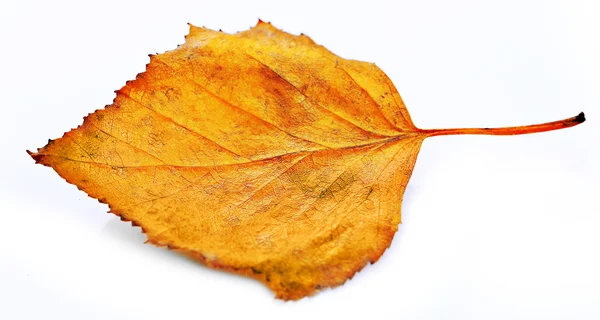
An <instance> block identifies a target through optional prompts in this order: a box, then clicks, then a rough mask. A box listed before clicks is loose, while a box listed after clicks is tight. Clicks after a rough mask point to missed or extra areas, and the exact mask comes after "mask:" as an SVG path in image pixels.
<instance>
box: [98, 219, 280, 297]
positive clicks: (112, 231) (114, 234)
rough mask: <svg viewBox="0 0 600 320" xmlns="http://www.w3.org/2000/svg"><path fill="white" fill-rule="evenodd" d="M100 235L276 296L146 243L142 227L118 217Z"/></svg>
mask: <svg viewBox="0 0 600 320" xmlns="http://www.w3.org/2000/svg"><path fill="white" fill-rule="evenodd" d="M100 234H101V236H103V237H107V238H112V239H116V240H117V241H119V242H120V243H123V245H127V246H131V247H136V248H135V250H138V251H143V252H145V253H146V254H147V255H148V256H151V257H152V258H154V259H158V260H160V261H169V262H172V263H173V264H174V266H175V265H176V266H175V267H185V268H195V269H196V270H198V271H199V273H200V276H203V277H211V278H215V277H218V278H221V279H219V280H220V281H223V282H224V283H232V282H236V283H239V285H240V286H248V285H250V284H251V285H252V286H253V287H255V289H256V291H257V292H261V289H258V287H260V288H262V292H263V293H264V294H265V295H267V296H268V297H271V298H273V297H274V294H273V293H272V292H271V291H270V290H269V289H268V288H267V287H266V286H264V285H263V284H261V283H260V282H258V281H256V280H254V279H251V278H248V277H245V276H241V275H238V274H235V273H230V272H226V271H222V270H217V269H212V268H209V267H207V266H205V265H204V264H202V263H200V262H198V261H196V260H194V259H192V258H190V257H187V256H185V255H182V254H179V253H177V252H175V251H173V250H169V249H167V248H161V247H157V246H154V245H152V244H147V243H145V242H146V239H147V237H146V235H145V234H144V233H143V232H142V229H141V228H140V227H133V226H132V225H131V222H124V221H121V220H120V219H119V218H118V217H117V216H115V217H113V218H112V219H111V220H110V221H108V222H107V223H106V225H105V226H104V227H103V228H102V230H101V231H100ZM206 290H210V288H206Z"/></svg>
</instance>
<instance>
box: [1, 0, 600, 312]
mask: <svg viewBox="0 0 600 320" xmlns="http://www.w3.org/2000/svg"><path fill="white" fill-rule="evenodd" d="M599 7H600V2H598V1H597V0H589V1H574V0H566V1H525V0H518V1H507V0H504V1H465V0H453V1H394V2H392V1H388V2H384V1H374V0H369V1H357V2H352V1H344V2H338V3H335V2H326V1H324V0H320V1H299V2H287V1H273V2H267V1H257V0H254V1H240V2H235V3H234V2H228V1H217V0H213V1H201V0H196V1H190V2H181V1H174V0H169V1H159V2H155V1H140V2H136V3H134V2H127V1H99V2H97V3H86V2H85V1H73V2H66V1H58V0H55V1H16V0H8V1H6V0H3V1H2V2H1V4H0V46H1V47H0V48H1V50H0V90H1V91H0V106H1V111H2V113H1V114H0V153H1V157H0V319H7V320H8V319H208V318H213V319H214V318H219V319H220V318H223V319H228V318H232V317H234V316H237V317H240V318H241V317H244V318H261V319H274V318H279V319H308V318H310V319H315V318H327V319H342V318H350V319H354V318H362V319H366V318H367V317H368V318H369V319H370V318H373V319H599V318H600V307H599V306H600V272H599V270H600V258H599V256H600V210H599V208H600V206H599V204H598V201H599V198H600V187H599V181H600V169H599V166H600V151H599V149H600V142H599V141H600V130H599V121H600V76H599V75H600V62H599V60H600V22H599V21H600V18H599V16H600V8H599ZM258 18H261V19H263V20H266V21H271V22H272V23H273V24H274V25H275V26H277V27H279V28H282V29H284V30H286V31H288V32H291V33H295V34H299V33H301V32H303V33H305V34H308V35H309V36H311V37H312V38H313V39H314V40H315V41H316V42H318V43H320V44H324V45H325V46H327V47H328V48H329V49H330V50H332V51H333V52H334V53H336V54H338V55H340V56H342V57H347V58H355V59H360V60H364V61H369V62H376V63H377V64H378V65H379V66H380V67H381V68H382V69H383V70H384V71H385V72H386V73H387V74H388V75H389V76H390V78H391V79H392V80H393V81H394V83H395V84H396V86H397V88H398V90H399V91H400V93H401V94H402V96H403V98H404V100H405V102H406V105H407V106H408V108H409V110H410V112H411V114H412V116H413V120H414V121H415V123H416V124H417V125H418V126H419V127H421V128H435V127H464V126H467V127H468V126H478V127H479V126H481V127H493V126H506V125H521V124H532V123H538V122H545V121H551V120H558V119H562V118H566V117H570V116H574V115H576V114H577V113H579V112H580V111H585V112H586V115H587V118H588V121H587V122H586V123H584V124H583V125H581V126H579V127H576V128H572V129H567V130H561V131H556V132H550V133H541V134H535V135H527V136H518V137H489V136H487V137H486V136H457V137H437V138H432V139H428V140H427V141H426V142H425V143H424V145H423V148H422V151H421V154H420V155H419V160H418V162H417V165H416V168H415V170H414V175H413V177H412V180H411V182H410V184H409V186H408V189H407V191H406V194H405V197H404V206H403V208H402V209H403V222H404V223H403V224H402V225H401V226H400V230H399V231H398V233H397V235H396V237H395V239H394V242H393V243H392V246H391V248H390V249H389V250H388V251H387V252H386V253H385V254H384V256H383V257H382V258H381V260H380V261H379V262H378V263H376V264H375V265H371V266H368V267H367V268H365V269H364V270H363V271H361V272H360V273H358V274H357V275H356V277H355V278H354V279H352V280H351V281H349V282H347V283H346V284H345V285H344V286H342V287H339V288H337V289H334V290H325V291H323V292H321V293H319V294H318V295H316V296H314V297H311V298H306V299H303V300H301V301H298V302H287V303H286V302H282V301H279V300H275V299H274V298H273V294H272V293H271V292H270V291H269V290H268V289H266V287H264V286H263V285H262V284H260V283H258V282H256V281H254V280H250V279H246V278H243V277H239V276H234V275H230V274H226V273H223V272H219V271H214V270H211V269H207V268H205V267H203V266H200V265H199V264H197V263H194V262H192V261H190V260H187V259H185V258H182V257H180V256H178V255H177V254H174V253H172V252H169V251H167V250H165V249H159V248H155V247H152V246H150V245H145V244H143V242H144V240H145V237H144V236H143V235H142V234H141V233H140V229H139V228H132V227H131V226H130V224H129V223H123V222H120V221H119V220H118V219H117V218H116V217H115V216H113V215H111V214H107V213H106V211H107V210H108V208H107V206H106V205H103V204H100V203H98V202H97V201H96V200H93V199H90V198H88V197H87V196H86V195H85V194H84V193H83V192H81V191H78V190H77V188H76V187H74V186H72V185H69V184H67V183H66V182H64V181H63V180H62V179H61V178H60V177H59V176H58V175H57V174H56V173H55V172H54V171H53V170H51V169H50V168H47V167H42V166H39V165H34V161H33V160H32V159H31V158H29V157H28V156H27V154H26V153H25V150H26V149H30V150H35V148H37V147H41V146H43V145H45V144H46V140H47V139H48V138H57V137H60V136H62V134H63V132H64V131H68V130H69V129H70V128H73V127H76V126H77V125H79V124H80V123H81V122H82V117H83V116H85V115H86V114H88V113H90V112H93V111H94V110H95V109H98V108H102V107H104V105H106V104H110V103H111V102H112V99H113V98H114V96H115V94H114V93H113V90H116V89H118V88H120V87H122V86H123V85H124V84H125V81H126V80H129V79H133V78H134V77H135V75H136V74H137V73H138V72H141V71H143V70H144V66H145V64H146V63H148V62H149V59H148V57H147V54H149V53H156V52H158V53H160V52H164V51H165V50H171V49H174V48H175V47H176V45H177V44H180V43H182V42H183V36H184V35H185V34H187V31H188V26H187V24H186V23H187V22H190V23H192V24H195V25H199V26H203V25H204V26H207V27H209V28H212V29H223V30H224V31H226V32H236V31H240V30H245V29H247V28H249V27H250V26H252V25H254V24H255V23H256V21H257V19H258Z"/></svg>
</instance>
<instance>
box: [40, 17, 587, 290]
mask: <svg viewBox="0 0 600 320" xmlns="http://www.w3.org/2000/svg"><path fill="white" fill-rule="evenodd" d="M580 122H583V114H581V115H580V116H578V117H574V118H571V119H566V120H562V121H557V122H553V123H549V124H543V125H537V126H528V127H514V128H504V129H442V130H420V129H417V128H416V127H415V126H414V125H413V123H412V121H411V119H410V116H409V114H408V111H407V110H406V107H405V106H404V103H403V102H402V99H401V98H400V96H399V94H398V92H397V91H396V89H395V88H394V85H393V84H392V82H391V81H390V79H389V78H388V77H387V76H386V75H385V74H384V73H383V71H381V70H380V69H379V68H378V67H376V66H375V65H374V64H370V63H365V62H359V61H354V60H346V59H342V58H340V57H338V56H336V55H334V54H333V53H331V52H329V51H328V50H327V49H325V48H324V47H322V46H319V45H317V44H315V43H314V42H313V41H312V40H311V39H310V38H308V37H306V36H304V35H301V36H294V35H290V34H288V33H285V32H283V31H280V30H278V29H276V28H274V27H273V26H271V25H270V24H268V23H263V22H259V23H258V24H257V25H256V26H255V27H254V28H252V29H250V30H248V31H245V32H241V33H237V34H227V33H223V32H216V31H212V30H208V29H205V28H197V27H194V26H190V33H189V35H188V36H187V37H186V41H185V43H184V44H183V45H181V46H179V47H178V48H177V49H176V50H173V51H169V52H166V53H164V54H160V55H156V56H151V60H150V63H149V64H148V66H147V70H146V72H144V73H142V74H139V75H138V76H137V78H136V79H135V80H134V81H130V82H128V83H127V84H126V86H124V87H123V88H121V89H120V90H118V91H117V97H116V98H115V100H114V103H113V104H112V105H111V106H108V107H107V108H105V109H103V110H98V111H96V112H94V113H93V114H90V115H89V116H87V117H86V118H85V121H84V123H83V124H82V125H81V126H79V127H78V128H76V129H74V130H72V131H70V132H68V133H66V134H65V135H64V136H63V137H62V138H60V139H57V140H55V141H51V142H50V143H48V145H46V146H45V147H43V148H40V149H38V151H37V152H36V153H30V154H31V155H32V157H33V158H34V159H35V160H36V162H38V163H41V164H43V165H46V166H50V167H52V168H53V169H54V170H56V172H57V173H58V174H59V175H60V176H62V177H63V178H65V179H66V180H67V181H68V182H70V183H72V184H75V185H76V186H77V187H78V188H80V189H81V190H83V191H85V192H86V193H87V194H88V195H90V196H91V197H93V198H96V199H98V200H100V201H102V202H104V203H107V204H109V206H110V210H111V212H113V213H115V214H117V215H119V216H121V218H122V219H123V220H128V221H132V223H133V224H134V225H139V226H141V227H142V229H143V231H144V232H145V233H146V235H147V237H148V241H149V242H150V243H153V244H155V245H158V246H167V247H169V248H171V249H174V250H177V251H179V252H181V253H183V254H186V255H188V256H191V257H193V258H195V259H197V260H199V261H201V262H203V263H204V264H206V265H207V266H209V267H213V268H218V269H225V270H228V271H231V272H235V273H239V274H243V275H247V276H251V277H254V278H256V279H258V280H260V281H262V282H264V283H265V284H266V285H267V286H269V288H271V289H272V290H273V291H274V292H275V293H276V295H277V297H278V298H281V299H299V298H302V297H304V296H306V295H310V294H313V293H314V292H315V291H316V290H318V289H319V288H324V287H334V286H337V285H340V284H342V283H344V282H345V281H346V280H347V279H349V278H351V277H352V276H353V275H354V273H356V272H357V271H358V270H360V269H362V268H363V267H364V266H365V265H366V264H367V263H369V262H371V263H374V262H375V261H377V260H378V259H379V257H380V256H381V255H382V254H383V252H384V251H385V250H386V248H388V246H389V245H390V242H391V240H392V237H393V235H394V233H395V232H396V230H397V228H398V224H399V223H400V207H401V203H402V195H403V193H404V189H405V187H406V185H407V183H408V181H409V178H410V175H411V172H412V170H413V166H414V164H415V161H416V158H417V154H418V152H419V148H420V146H421V143H422V141H423V139H425V138H426V137H428V136H433V135H444V134H463V133H474V134H518V133H529V132H535V131H546V130H551V129H555V128H558V127H564V126H572V125H575V124H577V123H580Z"/></svg>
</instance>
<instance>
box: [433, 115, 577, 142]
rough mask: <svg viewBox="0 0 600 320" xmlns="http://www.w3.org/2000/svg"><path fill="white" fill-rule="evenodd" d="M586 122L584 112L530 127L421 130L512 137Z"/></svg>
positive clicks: (451, 133)
mask: <svg viewBox="0 0 600 320" xmlns="http://www.w3.org/2000/svg"><path fill="white" fill-rule="evenodd" d="M584 121H585V115H584V114H583V112H581V113H579V114H578V115H577V116H575V117H572V118H568V119H564V120H558V121H553V122H546V123H541V124H533V125H529V126H518V127H504V128H457V129H425V130H421V133H424V134H426V135H427V136H430V137H433V136H446V135H455V134H488V135H495V136H510V135H517V134H528V133H535V132H544V131H552V130H558V129H564V128H568V127H573V126H576V125H578V124H580V123H583V122H584Z"/></svg>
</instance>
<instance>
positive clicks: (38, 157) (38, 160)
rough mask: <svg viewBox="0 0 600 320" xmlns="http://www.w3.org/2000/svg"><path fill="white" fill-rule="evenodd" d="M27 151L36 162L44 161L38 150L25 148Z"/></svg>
mask: <svg viewBox="0 0 600 320" xmlns="http://www.w3.org/2000/svg"><path fill="white" fill-rule="evenodd" d="M25 151H26V152H27V154H28V155H29V156H30V157H31V158H32V159H33V160H35V163H40V162H41V161H42V157H43V156H42V155H41V154H39V153H37V152H33V151H29V150H25Z"/></svg>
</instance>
